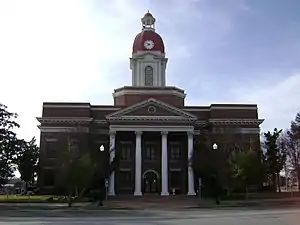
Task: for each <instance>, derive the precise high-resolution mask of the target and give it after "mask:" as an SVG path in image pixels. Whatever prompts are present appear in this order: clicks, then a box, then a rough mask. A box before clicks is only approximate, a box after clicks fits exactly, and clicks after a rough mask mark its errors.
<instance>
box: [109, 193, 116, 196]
mask: <svg viewBox="0 0 300 225" xmlns="http://www.w3.org/2000/svg"><path fill="white" fill-rule="evenodd" d="M107 195H108V196H115V195H116V193H114V192H110V193H107Z"/></svg>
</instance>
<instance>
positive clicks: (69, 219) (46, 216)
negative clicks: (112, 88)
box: [0, 208, 300, 225]
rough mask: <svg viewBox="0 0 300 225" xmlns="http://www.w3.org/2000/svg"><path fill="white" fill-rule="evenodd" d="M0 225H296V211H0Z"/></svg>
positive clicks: (298, 221) (298, 216) (299, 211)
mask: <svg viewBox="0 0 300 225" xmlns="http://www.w3.org/2000/svg"><path fill="white" fill-rule="evenodd" d="M0 213H1V215H0V225H2V224H3V225H4V224H5V225H25V224H28V225H29V224H31V225H42V224H43V225H52V224H53V225H54V224H55V225H60V224H61V225H72V224H86V225H93V224H103V225H114V224H123V225H125V224H126V225H129V224H143V225H150V224H151V225H154V224H155V225H160V224H163V225H168V224H174V225H177V224H178V225H179V224H180V225H183V224H190V225H196V224H197V225H201V224H205V225H219V224H220V225H221V224H222V225H235V224H238V225H240V224H243V225H254V224H255V225H259V224H263V225H299V224H300V209H291V208H290V209H245V208H244V209H236V208H235V209H210V210H208V209H207V210H203V209H193V210H191V209H190V210H180V211H174V210H173V211H171V210H163V211H160V210H110V211H99V210H98V211H65V210H53V211H45V210H44V211H20V212H17V211H6V212H5V211H0Z"/></svg>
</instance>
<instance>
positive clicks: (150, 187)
mask: <svg viewBox="0 0 300 225" xmlns="http://www.w3.org/2000/svg"><path fill="white" fill-rule="evenodd" d="M143 178H144V193H158V191H159V190H158V185H159V184H158V183H159V182H158V176H157V173H156V172H155V171H153V170H148V171H146V172H145V174H144V177H143Z"/></svg>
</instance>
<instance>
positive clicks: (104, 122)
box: [93, 120, 107, 125]
mask: <svg viewBox="0 0 300 225" xmlns="http://www.w3.org/2000/svg"><path fill="white" fill-rule="evenodd" d="M93 122H94V123H95V124H105V125H106V124H107V121H106V120H93Z"/></svg>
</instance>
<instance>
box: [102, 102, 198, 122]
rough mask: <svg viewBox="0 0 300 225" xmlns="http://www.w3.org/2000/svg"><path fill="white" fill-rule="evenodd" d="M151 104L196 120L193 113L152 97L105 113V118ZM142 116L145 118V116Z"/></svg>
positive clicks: (111, 117) (122, 114)
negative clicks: (107, 113)
mask: <svg viewBox="0 0 300 225" xmlns="http://www.w3.org/2000/svg"><path fill="white" fill-rule="evenodd" d="M151 104H153V105H155V106H157V107H160V108H162V109H165V110H167V111H169V112H171V113H173V114H175V115H178V116H180V117H181V118H189V119H192V120H196V119H197V117H196V116H194V115H192V114H190V113H188V112H185V111H183V110H181V109H179V108H177V107H174V106H172V105H169V104H167V103H165V102H162V101H158V100H156V99H154V98H149V99H147V100H145V101H142V102H139V103H137V104H134V105H132V106H129V107H126V108H124V109H121V110H120V111H117V112H114V113H111V114H109V115H107V116H106V118H107V119H108V120H110V119H113V117H115V118H122V117H124V116H126V114H128V113H130V112H133V111H135V110H138V109H141V108H143V107H146V106H148V105H151ZM126 117H127V118H129V116H126ZM132 117H135V118H137V117H141V116H132ZM147 117H154V116H147ZM158 117H159V118H163V116H157V117H156V118H158ZM166 117H167V116H166ZM144 118H146V116H145V117H144Z"/></svg>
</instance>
